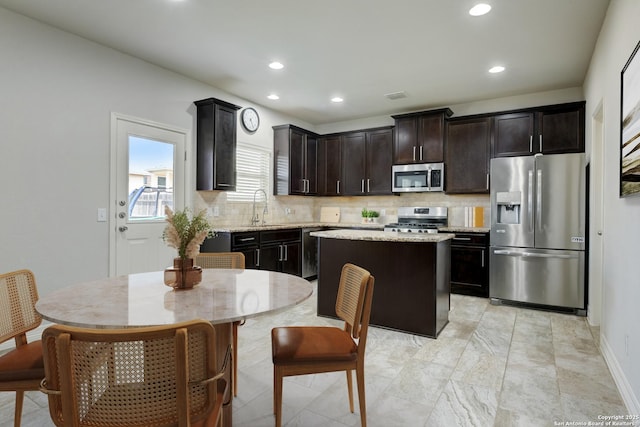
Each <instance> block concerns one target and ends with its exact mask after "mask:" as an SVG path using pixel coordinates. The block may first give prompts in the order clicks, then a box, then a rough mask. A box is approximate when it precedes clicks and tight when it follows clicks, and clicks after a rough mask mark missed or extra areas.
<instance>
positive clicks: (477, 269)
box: [451, 233, 489, 298]
mask: <svg viewBox="0 0 640 427" xmlns="http://www.w3.org/2000/svg"><path fill="white" fill-rule="evenodd" d="M455 235H456V237H454V238H453V241H452V243H451V293H455V294H463V295H472V296H477V297H484V298H489V234H488V233H456V234H455Z"/></svg>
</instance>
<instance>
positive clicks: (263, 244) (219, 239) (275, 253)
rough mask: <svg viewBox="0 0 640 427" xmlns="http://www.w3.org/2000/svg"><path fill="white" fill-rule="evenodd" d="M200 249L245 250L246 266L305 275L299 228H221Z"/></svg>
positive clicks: (219, 250) (206, 250) (214, 250)
mask: <svg viewBox="0 0 640 427" xmlns="http://www.w3.org/2000/svg"><path fill="white" fill-rule="evenodd" d="M200 252H242V253H243V254H244V261H245V268H253V269H259V270H269V271H279V272H283V273H289V274H294V275H296V276H302V240H301V231H300V229H299V228H295V229H278V230H264V231H247V232H237V233H228V232H221V233H217V234H216V235H215V237H212V238H208V239H205V241H204V242H203V243H202V245H201V246H200Z"/></svg>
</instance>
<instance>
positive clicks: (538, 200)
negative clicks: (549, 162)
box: [536, 169, 542, 231]
mask: <svg viewBox="0 0 640 427" xmlns="http://www.w3.org/2000/svg"><path fill="white" fill-rule="evenodd" d="M536 224H537V226H538V230H540V231H542V170H540V169H538V177H537V179H536Z"/></svg>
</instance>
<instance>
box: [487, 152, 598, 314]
mask: <svg viewBox="0 0 640 427" xmlns="http://www.w3.org/2000/svg"><path fill="white" fill-rule="evenodd" d="M490 244H491V250H490V292H489V294H490V297H491V302H492V303H500V302H502V301H515V302H522V303H528V304H536V305H542V306H551V307H557V308H563V309H571V310H572V311H575V312H576V313H577V314H581V315H585V314H586V304H585V280H584V277H585V274H584V265H585V264H584V263H585V253H584V250H585V157H584V154H583V153H575V154H552V155H540V154H538V155H535V156H525V157H502V158H495V159H492V160H491V236H490Z"/></svg>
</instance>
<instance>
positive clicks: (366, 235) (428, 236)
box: [311, 229, 455, 243]
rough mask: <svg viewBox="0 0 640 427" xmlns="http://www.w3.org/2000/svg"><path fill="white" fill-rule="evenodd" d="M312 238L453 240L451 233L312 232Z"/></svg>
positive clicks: (407, 240) (426, 241)
mask: <svg viewBox="0 0 640 427" xmlns="http://www.w3.org/2000/svg"><path fill="white" fill-rule="evenodd" d="M311 236H313V237H321V238H326V239H342V240H371V241H380V242H425V243H429V242H430V243H438V242H442V241H445V240H449V239H453V238H454V237H455V234H451V233H390V232H385V231H376V230H349V229H344V230H326V231H314V232H312V233H311Z"/></svg>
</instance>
